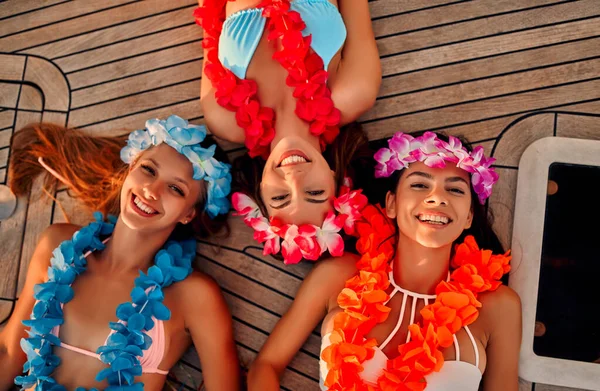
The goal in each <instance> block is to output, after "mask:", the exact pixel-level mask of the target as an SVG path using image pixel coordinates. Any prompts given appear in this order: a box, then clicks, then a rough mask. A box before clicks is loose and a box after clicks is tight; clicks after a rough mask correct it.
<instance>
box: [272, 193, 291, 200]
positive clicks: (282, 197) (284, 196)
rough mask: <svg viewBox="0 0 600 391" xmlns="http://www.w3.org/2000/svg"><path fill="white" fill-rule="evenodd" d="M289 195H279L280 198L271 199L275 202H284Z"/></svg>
mask: <svg viewBox="0 0 600 391" xmlns="http://www.w3.org/2000/svg"><path fill="white" fill-rule="evenodd" d="M288 195H289V194H284V195H279V196H275V197H271V200H273V201H283V200H285V199H286V198H287V196H288Z"/></svg>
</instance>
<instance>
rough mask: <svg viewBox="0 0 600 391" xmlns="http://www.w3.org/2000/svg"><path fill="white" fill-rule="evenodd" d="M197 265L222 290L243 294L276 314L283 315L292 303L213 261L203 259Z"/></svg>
mask: <svg viewBox="0 0 600 391" xmlns="http://www.w3.org/2000/svg"><path fill="white" fill-rule="evenodd" d="M249 262H251V261H249ZM198 267H199V269H200V270H201V271H202V272H204V273H206V274H208V275H210V276H212V277H213V278H214V279H215V280H216V281H217V282H218V283H219V286H220V287H221V288H222V289H223V290H226V291H229V292H233V293H235V294H236V295H239V296H243V297H245V298H246V299H247V300H250V301H252V302H254V303H257V304H260V305H262V306H263V307H265V308H269V309H270V310H271V311H273V312H274V313H276V314H278V315H283V314H284V313H285V312H286V311H287V309H288V308H289V306H290V304H292V300H291V299H290V298H288V297H285V296H282V295H281V294H279V293H277V292H275V291H273V290H272V289H269V288H268V287H267V286H264V285H260V284H258V283H256V282H254V281H251V280H249V279H247V278H245V277H243V276H241V275H239V274H237V273H234V272H233V271H231V270H228V269H226V268H224V267H223V266H221V265H218V264H216V263H214V262H210V261H206V260H203V261H202V262H200V263H199V264H198Z"/></svg>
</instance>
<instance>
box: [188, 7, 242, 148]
mask: <svg viewBox="0 0 600 391" xmlns="http://www.w3.org/2000/svg"><path fill="white" fill-rule="evenodd" d="M203 2H204V0H198V4H199V5H200V6H202V3H203ZM205 68H206V49H203V60H202V79H201V80H200V106H201V107H202V114H203V115H204V122H206V126H207V127H208V130H209V131H210V132H211V133H212V134H214V135H215V136H217V137H219V138H222V139H223V140H227V141H231V142H234V143H238V144H243V143H244V140H245V139H246V136H245V134H244V130H243V129H242V128H240V127H239V126H238V124H237V121H236V119H235V113H234V112H231V111H229V110H227V109H225V108H223V107H221V106H220V105H219V104H218V103H217V100H216V99H215V89H214V88H213V86H212V83H211V81H210V80H209V79H208V77H206V72H205Z"/></svg>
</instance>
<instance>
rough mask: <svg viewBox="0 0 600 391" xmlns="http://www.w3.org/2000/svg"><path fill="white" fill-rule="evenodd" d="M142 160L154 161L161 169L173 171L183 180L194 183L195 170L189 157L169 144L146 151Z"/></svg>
mask: <svg viewBox="0 0 600 391" xmlns="http://www.w3.org/2000/svg"><path fill="white" fill-rule="evenodd" d="M140 158H141V159H152V160H154V161H155V162H156V163H157V164H158V165H159V166H160V168H161V169H164V170H166V171H172V172H173V173H176V174H177V176H179V177H181V178H182V179H185V180H189V181H192V180H193V175H194V169H193V168H192V163H191V162H190V161H189V160H188V158H187V157H185V156H184V155H182V154H180V153H179V152H177V151H176V150H175V149H174V148H171V147H170V146H168V145H167V144H164V143H162V144H160V145H156V146H154V147H152V148H149V149H148V150H146V151H144V153H143V154H142V156H141V157H140Z"/></svg>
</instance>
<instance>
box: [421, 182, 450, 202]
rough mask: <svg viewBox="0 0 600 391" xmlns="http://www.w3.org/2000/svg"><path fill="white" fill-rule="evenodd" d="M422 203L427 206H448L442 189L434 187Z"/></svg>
mask: <svg viewBox="0 0 600 391" xmlns="http://www.w3.org/2000/svg"><path fill="white" fill-rule="evenodd" d="M424 202H425V203H426V204H427V205H444V206H446V205H448V199H447V198H446V195H445V193H444V189H443V187H440V186H434V187H433V188H432V190H431V192H430V193H429V194H428V195H427V197H425V200H424Z"/></svg>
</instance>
